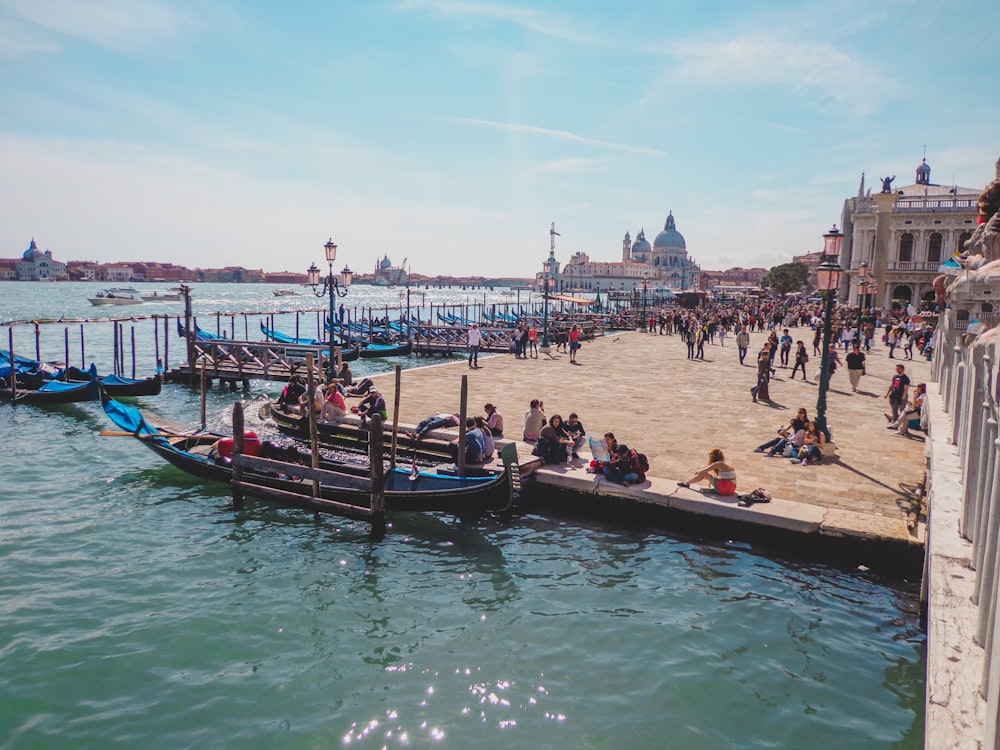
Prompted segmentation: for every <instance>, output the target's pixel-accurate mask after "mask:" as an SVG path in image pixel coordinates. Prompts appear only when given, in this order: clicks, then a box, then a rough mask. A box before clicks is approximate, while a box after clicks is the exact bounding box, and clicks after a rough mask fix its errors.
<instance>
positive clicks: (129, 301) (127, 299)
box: [87, 289, 142, 307]
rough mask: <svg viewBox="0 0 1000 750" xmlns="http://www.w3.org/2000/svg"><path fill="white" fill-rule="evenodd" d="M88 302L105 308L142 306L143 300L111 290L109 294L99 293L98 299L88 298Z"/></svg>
mask: <svg viewBox="0 0 1000 750" xmlns="http://www.w3.org/2000/svg"><path fill="white" fill-rule="evenodd" d="M87 300H88V301H89V302H90V304H92V305H97V306H99V307H105V306H108V305H141V304H142V299H141V298H139V297H134V296H132V295H131V294H119V293H117V292H113V291H111V290H110V289H109V290H108V291H107V292H98V294H97V296H96V297H88V298H87Z"/></svg>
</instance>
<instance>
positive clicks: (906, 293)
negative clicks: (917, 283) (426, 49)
mask: <svg viewBox="0 0 1000 750" xmlns="http://www.w3.org/2000/svg"><path fill="white" fill-rule="evenodd" d="M892 298H893V299H894V300H899V301H901V302H909V301H910V300H911V299H913V290H912V289H910V287H908V286H906V285H905V284H900V285H899V286H897V287H895V288H894V289H893V290H892Z"/></svg>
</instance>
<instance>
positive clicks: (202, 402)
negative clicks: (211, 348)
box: [192, 359, 208, 430]
mask: <svg viewBox="0 0 1000 750" xmlns="http://www.w3.org/2000/svg"><path fill="white" fill-rule="evenodd" d="M192 372H193V369H192ZM206 376H207V375H206V373H205V360H204V359H202V360H201V429H203V430H204V429H205V424H206V423H207V421H208V420H207V417H206V416H205V408H206V405H205V396H206V394H205V390H206V385H205V380H206Z"/></svg>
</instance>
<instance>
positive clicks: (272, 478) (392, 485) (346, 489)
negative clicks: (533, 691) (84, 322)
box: [101, 395, 517, 515]
mask: <svg viewBox="0 0 1000 750" xmlns="http://www.w3.org/2000/svg"><path fill="white" fill-rule="evenodd" d="M101 401H102V404H103V406H104V411H105V413H106V414H107V415H108V417H109V418H110V419H111V421H112V422H114V424H115V425H116V426H118V427H119V428H120V429H121V430H122V431H124V432H127V433H130V434H132V435H134V436H135V438H136V439H138V440H139V441H140V442H142V443H143V445H145V446H146V447H148V448H150V449H151V450H153V451H154V452H155V453H156V454H157V455H159V456H160V457H161V458H163V459H164V460H166V461H167V462H169V463H170V464H172V465H173V466H175V467H177V468H178V469H180V470H181V471H184V472H186V473H188V474H191V475H192V476H196V477H200V478H203V479H211V480H216V481H219V482H227V483H228V482H230V481H231V480H232V468H231V466H230V465H229V464H228V463H226V461H225V459H219V458H218V457H217V456H215V455H212V448H213V446H216V444H217V443H218V442H219V441H220V440H225V439H226V436H223V435H218V434H212V433H195V434H191V435H178V434H169V433H163V432H161V431H160V430H159V429H157V428H156V427H155V426H153V425H150V424H149V423H148V422H147V421H146V420H145V418H144V417H143V415H142V412H141V411H140V410H139V409H137V408H135V407H133V406H128V405H126V404H122V403H121V402H119V401H115V400H114V399H112V398H110V397H108V396H107V395H102V397H101ZM508 447H509V448H510V450H507V449H505V450H504V453H503V463H504V471H503V472H502V473H500V474H492V475H487V476H464V477H459V476H454V475H452V474H448V473H439V472H436V471H417V472H413V471H410V470H407V469H400V468H396V469H391V470H389V471H386V472H385V507H386V511H387V512H429V511H441V512H446V513H454V514H457V515H464V514H470V513H480V512H488V511H502V510H506V509H508V508H509V507H510V505H511V502H512V498H513V489H512V481H511V465H512V464H514V463H516V461H517V451H516V449H514V448H513V446H508ZM263 453H264V452H263V451H262V455H263ZM284 455H287V454H284V453H282V454H279V455H278V456H277V457H278V458H282V457H283V456H284ZM266 457H272V456H266ZM338 466H339V469H338V468H332V469H330V471H331V473H330V474H329V475H328V477H327V478H326V480H325V481H324V482H322V483H320V485H319V494H318V496H317V497H313V483H312V482H311V481H302V480H297V479H290V478H288V477H284V476H282V475H280V474H270V473H262V472H258V471H254V470H250V469H246V470H244V473H243V481H244V483H246V485H250V487H247V490H248V492H250V493H251V494H252V492H253V490H252V485H259V486H260V487H262V488H271V489H276V490H280V491H281V492H280V497H281V498H283V500H282V501H283V502H286V503H288V504H290V505H293V506H294V507H301V508H306V509H308V510H314V511H326V510H331V511H332V512H338V513H340V514H341V515H343V513H342V512H341V511H342V508H338V509H336V510H333V509H332V508H331V507H324V502H336V503H340V504H347V505H349V506H353V507H355V508H358V509H367V508H370V497H371V489H370V484H371V480H370V477H368V476H365V475H361V476H359V475H358V474H356V473H347V472H346V471H343V469H344V465H342V464H340V465H338ZM321 468H330V467H329V465H327V466H321ZM358 469H359V470H363V467H358ZM333 472H336V474H334V473H333ZM334 476H335V477H336V478H335V480H334V481H331V479H330V477H334ZM262 492H263V490H262ZM268 497H273V496H271V495H268Z"/></svg>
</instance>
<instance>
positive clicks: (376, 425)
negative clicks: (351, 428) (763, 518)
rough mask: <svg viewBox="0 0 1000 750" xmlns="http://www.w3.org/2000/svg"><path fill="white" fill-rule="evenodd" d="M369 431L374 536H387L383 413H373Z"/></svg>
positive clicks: (377, 538) (379, 537) (376, 538)
mask: <svg viewBox="0 0 1000 750" xmlns="http://www.w3.org/2000/svg"><path fill="white" fill-rule="evenodd" d="M370 427H371V429H370V430H369V431H368V459H369V461H370V462H371V471H372V519H371V524H372V538H373V539H375V540H376V541H377V540H380V539H383V538H384V537H385V467H384V465H383V463H382V461H383V457H382V450H383V448H382V415H381V414H379V413H378V412H375V413H373V414H372V417H371V424H370Z"/></svg>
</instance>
